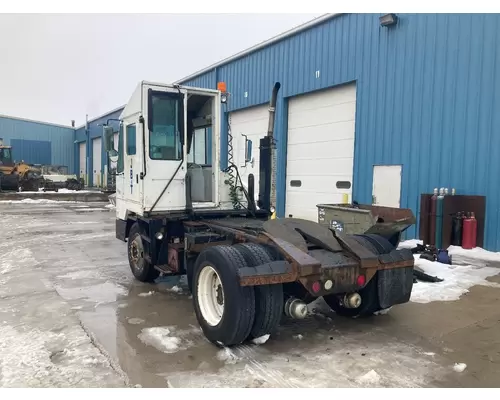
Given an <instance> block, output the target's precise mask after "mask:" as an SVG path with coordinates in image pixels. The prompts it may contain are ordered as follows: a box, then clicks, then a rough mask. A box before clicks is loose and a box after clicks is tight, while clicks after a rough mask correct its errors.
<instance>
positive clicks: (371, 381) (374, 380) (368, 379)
mask: <svg viewBox="0 0 500 400" xmlns="http://www.w3.org/2000/svg"><path fill="white" fill-rule="evenodd" d="M356 382H358V383H360V384H362V385H376V384H378V383H379V382H380V375H379V374H377V372H376V371H375V370H374V369H372V370H370V371H368V372H367V373H366V374H364V375H361V376H360V377H358V378H357V379H356Z"/></svg>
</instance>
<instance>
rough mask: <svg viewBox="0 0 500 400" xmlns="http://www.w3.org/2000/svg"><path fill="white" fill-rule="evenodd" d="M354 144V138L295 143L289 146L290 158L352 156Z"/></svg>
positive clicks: (308, 158)
mask: <svg viewBox="0 0 500 400" xmlns="http://www.w3.org/2000/svg"><path fill="white" fill-rule="evenodd" d="M353 146H354V139H345V140H332V141H329V142H310V143H303V144H294V145H290V146H289V147H288V158H289V159H290V160H314V159H326V160H331V159H335V158H345V157H351V158H352V154H351V153H352V151H351V149H352V147H353Z"/></svg>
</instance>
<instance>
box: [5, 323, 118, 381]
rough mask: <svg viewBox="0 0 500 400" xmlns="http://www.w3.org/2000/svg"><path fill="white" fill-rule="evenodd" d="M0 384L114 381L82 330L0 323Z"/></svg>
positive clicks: (75, 327) (107, 367) (110, 371)
mask: <svg viewBox="0 0 500 400" xmlns="http://www.w3.org/2000/svg"><path fill="white" fill-rule="evenodd" d="M0 338H1V340H0V354H1V355H2V356H1V357H0V371H2V373H1V374H0V387H4V388H6V387H18V388H19V387H28V388H29V387H101V386H106V385H107V382H106V381H107V380H110V379H111V380H112V381H110V383H111V384H113V383H114V384H115V385H116V384H118V383H119V382H118V379H117V377H116V375H115V373H114V371H113V370H112V369H111V366H110V364H109V362H108V360H107V359H106V357H105V356H104V355H102V354H101V353H100V352H99V350H98V349H97V348H96V347H95V346H94V345H92V343H91V342H90V339H89V338H88V336H87V335H86V334H85V333H84V331H83V330H82V329H81V328H79V327H77V326H74V327H72V328H69V330H65V333H63V332H59V333H54V332H51V331H43V330H39V329H32V328H30V327H27V326H19V327H17V328H14V327H11V326H0Z"/></svg>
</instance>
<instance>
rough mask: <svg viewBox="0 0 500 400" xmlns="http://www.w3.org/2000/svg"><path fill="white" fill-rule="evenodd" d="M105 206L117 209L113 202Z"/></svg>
mask: <svg viewBox="0 0 500 400" xmlns="http://www.w3.org/2000/svg"><path fill="white" fill-rule="evenodd" d="M105 207H106V208H109V209H115V208H116V207H115V206H114V205H113V204H108V205H106V206H105Z"/></svg>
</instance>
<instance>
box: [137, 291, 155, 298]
mask: <svg viewBox="0 0 500 400" xmlns="http://www.w3.org/2000/svg"><path fill="white" fill-rule="evenodd" d="M154 293H155V292H154V290H151V291H149V292H142V293H139V294H138V295H137V296H139V297H149V296H152V295H153V294H154Z"/></svg>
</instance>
